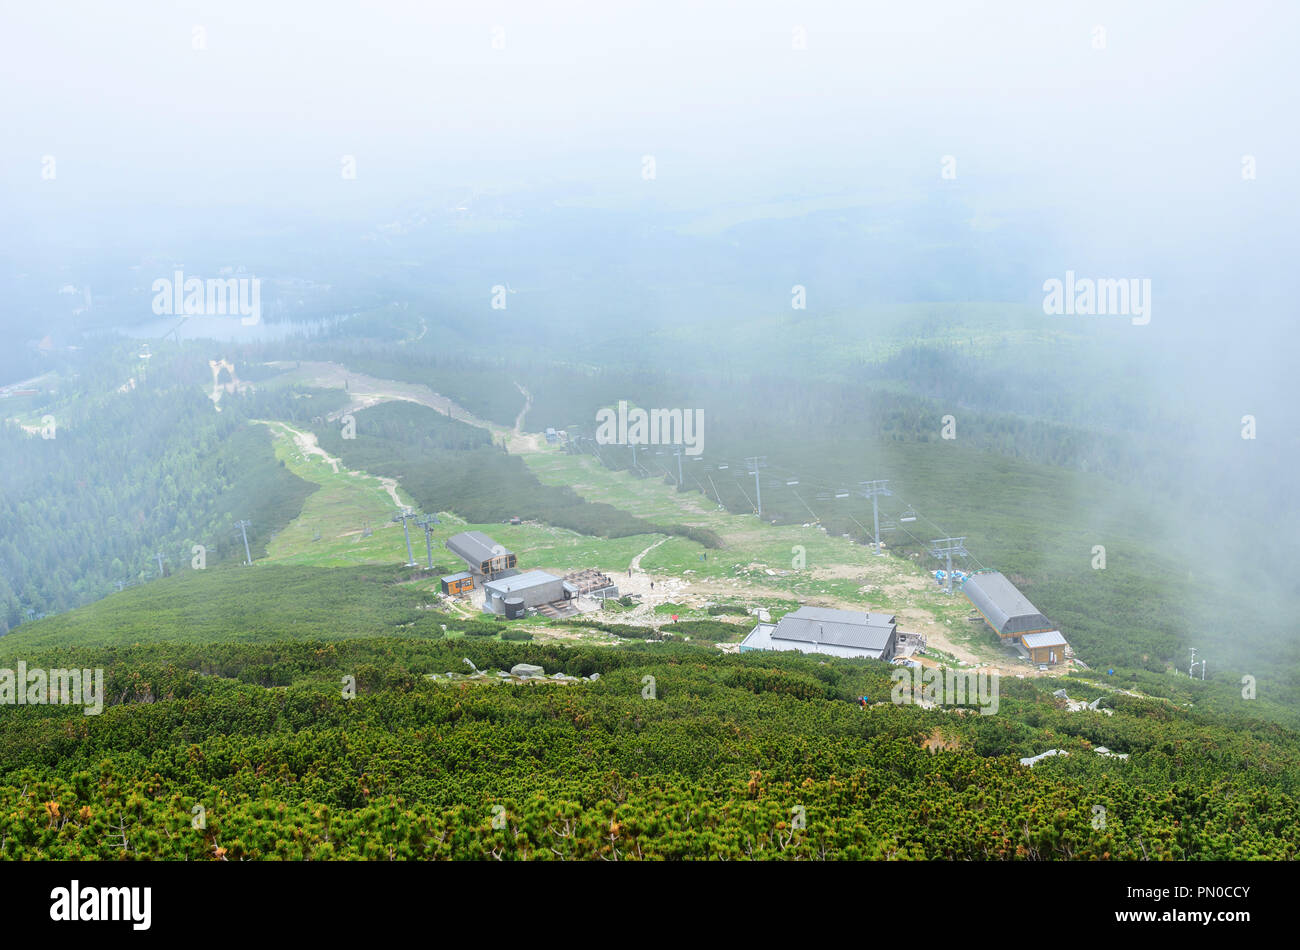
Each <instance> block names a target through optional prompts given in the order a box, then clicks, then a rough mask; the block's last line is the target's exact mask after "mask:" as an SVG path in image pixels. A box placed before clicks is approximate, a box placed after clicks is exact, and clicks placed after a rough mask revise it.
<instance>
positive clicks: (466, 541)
mask: <svg viewBox="0 0 1300 950" xmlns="http://www.w3.org/2000/svg"><path fill="white" fill-rule="evenodd" d="M447 548H448V550H450V551H452V552H453V553H455V554H458V555H459V556H460V557H463V558H464V559H465V560H466V561H468V562H469V563H471V564H474V565H479V564H482V563H483V562H484V561H490V560H492V558H494V557H504V556H506V555H508V554H510V553H511V552H509V551H507V550H506V549H505V548H503V547H502V546H501V545H499V544H497V543H496V542H495V541H493V540H492V539H491V538H489V537H488V536H487V535H486V534H484V533H483V532H482V531H462V532H461V533H460V534H453V535H452V536H451V537H450V538H448V539H447Z"/></svg>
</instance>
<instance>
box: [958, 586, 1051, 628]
mask: <svg viewBox="0 0 1300 950" xmlns="http://www.w3.org/2000/svg"><path fill="white" fill-rule="evenodd" d="M961 589H962V593H963V594H965V595H966V596H967V597H968V598H969V599H970V602H971V603H972V604H974V605H975V606H976V608H977V609H978V610H979V612H980V613H982V614H983V615H984V619H985V620H987V621H988V622H989V623H990V624H991V625H992V627H993V629H994V630H996V631H997V632H998V633H1000V634H1002V635H1004V636H1005V635H1009V634H1013V633H1023V632H1024V631H1026V630H1047V629H1049V628H1050V627H1051V626H1052V623H1051V621H1050V620H1048V619H1047V618H1046V617H1044V616H1043V615H1042V614H1041V613H1039V612H1038V608H1037V607H1035V606H1034V605H1033V604H1031V603H1030V602H1029V598H1027V597H1026V596H1025V595H1024V594H1022V593H1020V591H1018V590H1017V589H1016V585H1014V584H1012V583H1011V582H1010V581H1009V580H1007V579H1006V578H1005V577H1004V576H1003V575H1002V574H1001V573H1000V572H998V571H988V572H983V573H979V574H972V575H971V576H970V577H968V578H966V581H965V583H964V584H962V588H961Z"/></svg>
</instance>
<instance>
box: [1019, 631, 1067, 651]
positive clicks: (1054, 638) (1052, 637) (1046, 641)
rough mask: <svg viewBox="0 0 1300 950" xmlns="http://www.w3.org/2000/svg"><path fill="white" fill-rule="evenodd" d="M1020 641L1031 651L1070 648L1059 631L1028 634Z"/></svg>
mask: <svg viewBox="0 0 1300 950" xmlns="http://www.w3.org/2000/svg"><path fill="white" fill-rule="evenodd" d="M1020 640H1021V642H1022V643H1024V645H1025V646H1027V647H1029V648H1030V649H1036V648H1038V647H1063V646H1069V644H1068V643H1066V642H1065V637H1063V636H1061V631H1059V630H1048V631H1047V632H1046V633H1026V634H1025V635H1024V636H1022V637H1021V638H1020Z"/></svg>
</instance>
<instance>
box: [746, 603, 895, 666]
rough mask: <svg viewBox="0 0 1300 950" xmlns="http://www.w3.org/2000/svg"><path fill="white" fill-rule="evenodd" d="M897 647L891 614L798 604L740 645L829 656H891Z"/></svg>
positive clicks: (752, 631)
mask: <svg viewBox="0 0 1300 950" xmlns="http://www.w3.org/2000/svg"><path fill="white" fill-rule="evenodd" d="M897 647H898V625H897V624H896V623H895V622H894V617H893V615H892V614H873V613H868V612H864V611H860V610H832V609H829V608H825V607H800V608H799V609H798V610H795V611H792V612H791V613H788V614H786V615H785V616H784V617H782V618H781V620H780V621H779V622H778V623H774V624H773V623H760V624H758V625H757V626H756V627H754V629H753V630H751V631H750V632H749V636H747V637H745V639H744V640H743V641H741V644H740V652H742V653H747V652H749V651H750V650H798V651H799V652H801V653H824V654H828V655H830V656H845V657H869V658H871V659H873V660H889V659H892V658H893V656H894V654H895V653H896V652H897Z"/></svg>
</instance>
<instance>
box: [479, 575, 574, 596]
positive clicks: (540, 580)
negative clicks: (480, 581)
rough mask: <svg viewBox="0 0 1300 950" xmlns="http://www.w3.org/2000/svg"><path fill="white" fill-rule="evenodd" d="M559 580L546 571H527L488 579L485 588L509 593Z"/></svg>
mask: <svg viewBox="0 0 1300 950" xmlns="http://www.w3.org/2000/svg"><path fill="white" fill-rule="evenodd" d="M557 581H560V578H558V577H556V576H555V575H554V574H548V573H546V571H525V572H524V573H522V574H516V575H514V576H513V577H499V578H497V579H496V580H494V581H488V582H487V583H486V584H484V585H483V588H484V590H491V591H495V592H496V593H499V594H509V593H513V592H514V591H519V590H524V589H526V588H529V587H538V586H540V585H542V584H554V583H555V582H557ZM560 583H563V581H560Z"/></svg>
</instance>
